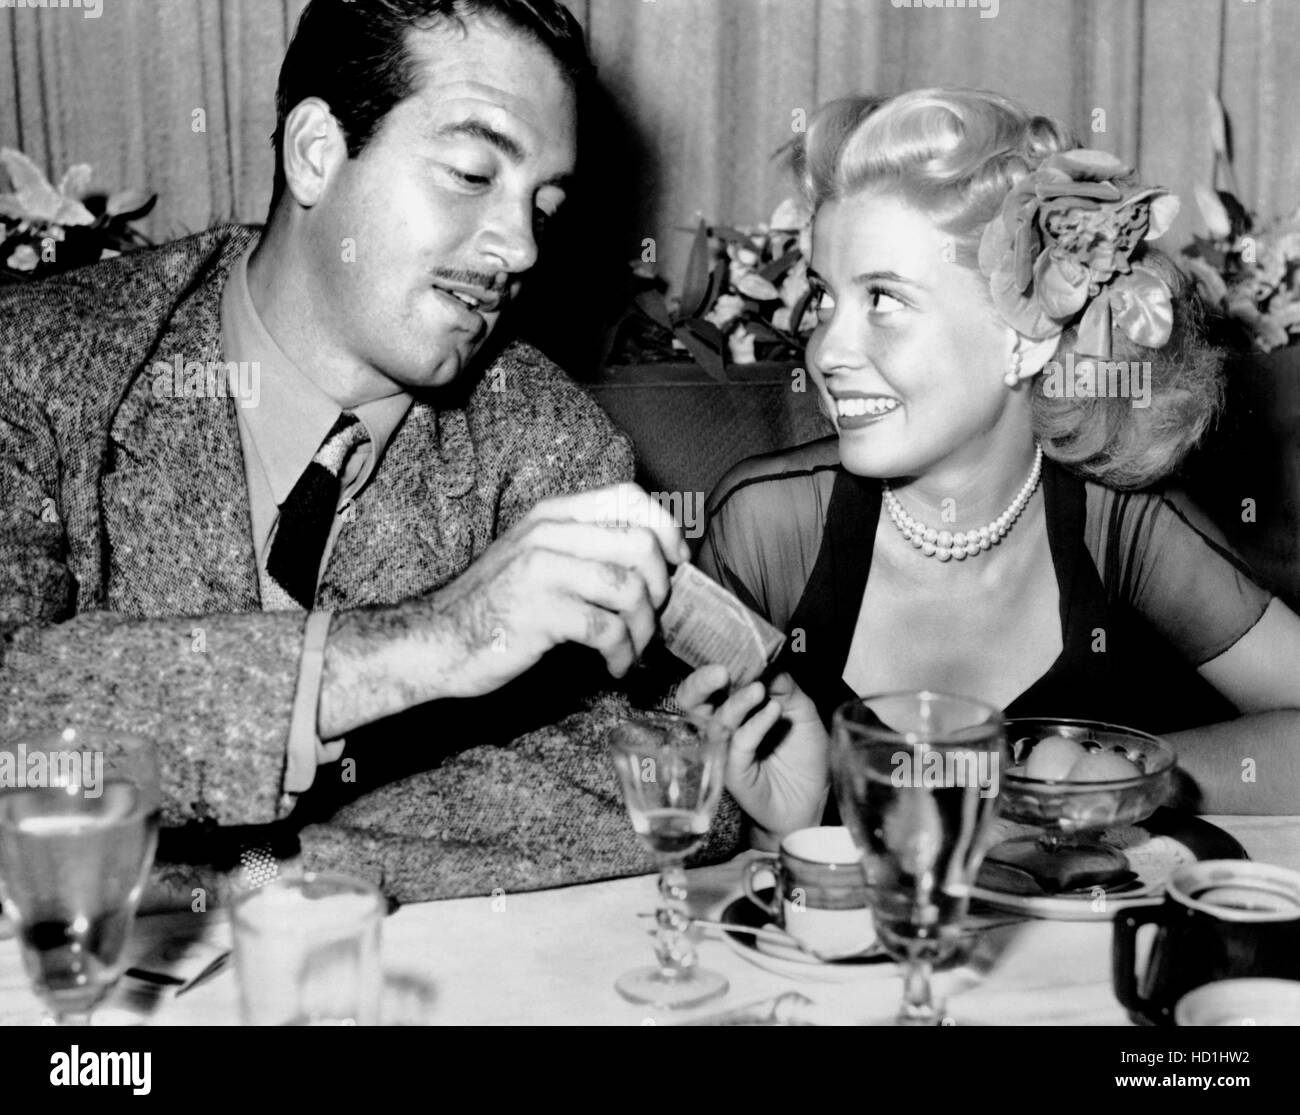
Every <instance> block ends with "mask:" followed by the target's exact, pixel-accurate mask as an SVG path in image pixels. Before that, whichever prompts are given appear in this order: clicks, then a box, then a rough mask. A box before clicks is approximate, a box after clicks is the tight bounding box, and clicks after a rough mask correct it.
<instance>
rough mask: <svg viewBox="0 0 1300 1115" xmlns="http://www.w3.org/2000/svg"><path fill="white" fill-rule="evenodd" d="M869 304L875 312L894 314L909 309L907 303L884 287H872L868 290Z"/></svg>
mask: <svg viewBox="0 0 1300 1115" xmlns="http://www.w3.org/2000/svg"><path fill="white" fill-rule="evenodd" d="M867 305H869V306H870V307H871V312H872V313H874V314H893V313H897V312H898V311H899V310H905V309H907V305H906V303H904V302H903V301H902V300H901V299H899V298H896V297H894V295H892V294H890V293H889V291H887V290H885V289H884V288H883V287H872V288H871V289H870V290H869V291H868V292H867Z"/></svg>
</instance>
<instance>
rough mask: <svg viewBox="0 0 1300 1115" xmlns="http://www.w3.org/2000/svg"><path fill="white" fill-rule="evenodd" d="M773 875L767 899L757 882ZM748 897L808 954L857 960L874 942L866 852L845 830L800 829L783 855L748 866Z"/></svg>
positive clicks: (783, 846)
mask: <svg viewBox="0 0 1300 1115" xmlns="http://www.w3.org/2000/svg"><path fill="white" fill-rule="evenodd" d="M764 874H769V875H771V876H772V878H773V881H774V887H773V893H772V896H771V899H770V900H769V899H768V898H767V897H765V896H764V895H762V894H760V893H759V891H758V889H757V888H756V886H755V881H756V880H757V879H758V878H759V877H760V876H761V875H764ZM742 884H743V886H744V889H745V894H746V895H747V896H748V897H749V900H750V901H751V902H753V903H754V904H755V905H756V906H758V907H760V908H761V909H763V910H765V911H766V912H767V914H768V916H769V917H770V918H771V919H772V920H773V921H774V922H776V924H777V925H779V926H780V927H781V928H782V929H784V930H785V931H786V933H788V934H789V935H790V936H791V937H793V938H794V939H795V940H796V941H798V942H799V944H800V945H802V946H803V947H804V948H805V949H807V950H808V951H809V952H810V953H812V954H814V955H816V956H818V957H820V958H825V959H835V958H842V957H848V956H855V955H857V954H858V953H860V952H864V951H866V949H868V948H869V947H870V946H871V945H872V944H874V943H875V940H876V932H875V926H874V923H873V921H872V918H871V909H870V906H869V904H868V898H867V884H866V879H865V876H864V874H863V871H862V854H861V853H860V852H859V851H858V849H857V847H856V846H855V845H854V843H853V839H852V837H850V836H849V830H848V829H846V828H844V827H842V826H829V825H828V826H822V827H819V828H806V829H799V830H798V831H796V832H792V833H790V834H789V835H788V836H786V838H785V839H784V840H782V841H781V848H780V851H779V852H778V853H776V854H771V853H768V854H766V855H763V856H760V857H758V858H756V859H753V860H751V861H750V862H749V863H748V864H746V865H745V873H744V875H743V877H742Z"/></svg>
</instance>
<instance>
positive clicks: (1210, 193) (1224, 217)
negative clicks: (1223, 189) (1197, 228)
mask: <svg viewBox="0 0 1300 1115" xmlns="http://www.w3.org/2000/svg"><path fill="white" fill-rule="evenodd" d="M1193 196H1195V198H1196V208H1198V209H1199V210H1200V211H1201V219H1202V220H1203V221H1205V227H1206V228H1207V229H1208V230H1209V233H1210V235H1211V236H1212V237H1214V239H1216V240H1226V239H1228V237H1229V236H1231V235H1232V219H1231V218H1230V217H1229V216H1228V210H1227V209H1226V208H1224V205H1223V202H1221V201H1220V200H1219V195H1218V194H1217V193H1216V192H1215V191H1214V190H1211V189H1210V188H1209V187H1208V186H1202V185H1201V184H1199V183H1198V184H1197V185H1196V187H1195V188H1194V190H1193Z"/></svg>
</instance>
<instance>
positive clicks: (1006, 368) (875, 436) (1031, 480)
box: [679, 89, 1300, 843]
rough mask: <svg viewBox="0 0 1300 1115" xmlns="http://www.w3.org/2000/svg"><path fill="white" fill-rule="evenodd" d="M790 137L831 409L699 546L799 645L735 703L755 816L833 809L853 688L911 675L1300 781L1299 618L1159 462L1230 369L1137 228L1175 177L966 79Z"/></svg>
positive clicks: (731, 480)
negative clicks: (1170, 490)
mask: <svg viewBox="0 0 1300 1115" xmlns="http://www.w3.org/2000/svg"><path fill="white" fill-rule="evenodd" d="M878 105H879V107H877V106H878ZM796 163H797V166H798V167H799V168H800V174H801V178H802V182H803V186H804V189H805V192H806V195H807V198H808V200H809V201H810V203H811V205H812V207H813V210H814V213H815V218H814V225H813V241H812V257H811V261H810V268H809V275H810V278H811V279H812V281H813V282H814V287H815V289H816V290H818V291H819V293H820V298H821V303H820V309H819V321H820V324H819V326H818V328H817V330H816V332H815V334H814V336H813V338H812V340H811V342H810V344H809V347H808V357H807V358H808V366H809V369H810V370H811V372H812V375H813V378H814V379H815V381H816V385H817V389H818V391H819V393H820V395H821V400H822V403H823V405H824V407H825V409H826V410H827V412H828V413H829V414H830V415H831V416H832V418H833V421H834V422H835V425H836V429H837V435H838V436H837V438H835V439H831V440H829V441H827V442H818V443H814V444H812V445H808V446H803V447H800V448H798V449H794V450H791V451H789V452H785V453H778V454H773V455H769V456H767V457H762V458H756V459H753V460H750V461H746V462H744V463H742V464H741V465H740V466H738V467H737V468H735V469H733V470H732V472H731V473H730V474H729V475H728V477H727V478H726V479H725V480H724V481H723V482H722V484H721V485H720V486H719V488H718V490H717V491H716V492H715V494H714V497H713V499H712V501H711V509H712V516H711V521H710V525H709V529H708V533H707V536H706V539H705V544H704V548H703V551H702V553H701V556H700V564H701V566H702V567H703V568H704V569H705V570H706V571H707V572H709V573H710V574H711V575H712V576H714V577H715V578H716V579H718V580H719V581H720V582H721V583H723V584H725V585H727V586H729V587H730V588H731V589H732V590H733V591H735V592H736V593H737V594H739V595H740V596H741V597H742V598H743V599H744V600H746V602H748V603H749V604H750V606H751V607H753V608H754V609H755V610H756V611H758V612H760V613H761V614H763V615H764V616H766V617H767V618H769V619H770V620H771V621H772V622H773V623H775V624H776V625H777V626H779V627H781V628H782V629H783V630H785V631H786V632H787V635H788V641H787V647H786V651H785V652H784V654H783V661H782V665H783V667H784V670H785V671H786V673H785V674H783V675H782V676H780V677H778V678H777V679H776V680H775V681H774V682H773V683H772V685H771V687H770V689H769V688H765V687H764V686H763V685H762V684H761V683H754V684H753V685H750V686H748V687H745V688H743V689H740V690H739V691H737V692H735V693H733V694H731V695H730V696H729V697H728V698H727V699H726V700H725V701H724V702H723V703H722V704H721V705H720V707H718V708H717V709H716V712H717V714H718V715H720V716H722V717H724V718H725V719H726V720H727V721H728V722H729V723H731V724H732V725H733V726H737V727H738V731H737V734H736V746H735V748H734V749H733V752H734V754H733V759H732V770H731V772H730V782H729V785H731V786H732V788H733V792H734V793H736V796H737V798H738V799H739V800H741V801H742V803H743V804H744V805H745V807H746V809H747V811H748V812H749V814H750V816H751V818H753V819H754V820H755V821H756V823H757V824H758V826H759V827H760V829H761V830H765V832H762V833H760V835H759V842H760V843H770V842H771V841H772V839H773V838H775V837H777V836H779V835H780V834H781V833H782V832H784V831H788V830H790V829H793V828H796V827H800V826H802V825H806V824H812V823H816V818H817V817H818V816H819V815H820V810H821V807H822V806H821V803H822V802H823V801H824V798H825V794H826V789H827V783H826V773H825V771H826V767H825V762H826V749H827V737H826V726H827V725H828V724H829V720H830V716H831V713H832V712H833V710H834V709H835V707H836V706H837V705H838V704H840V703H841V702H842V701H845V700H849V699H851V698H852V697H853V696H854V695H855V694H858V695H862V694H867V693H876V692H885V691H890V690H903V689H918V688H930V689H937V690H946V691H950V692H956V693H962V694H968V695H971V696H976V697H979V698H982V699H984V700H986V701H989V702H990V703H992V704H995V705H997V706H999V707H1001V708H1003V709H1005V710H1006V713H1007V715H1008V716H1031V715H1046V716H1074V717H1086V718H1093V719H1100V720H1108V721H1112V722H1116V723H1121V724H1126V725H1130V726H1133V727H1138V728H1144V729H1147V730H1150V731H1156V732H1160V733H1162V734H1165V735H1166V736H1167V738H1168V739H1169V740H1170V742H1171V743H1172V744H1173V745H1174V746H1175V748H1176V749H1177V751H1178V756H1179V762H1180V765H1181V767H1182V768H1183V770H1184V771H1185V772H1186V773H1187V774H1189V775H1190V776H1191V778H1192V779H1194V781H1195V783H1196V784H1197V789H1198V790H1199V793H1200V795H1201V796H1200V798H1199V801H1198V802H1197V804H1199V806H1200V807H1201V808H1202V809H1203V810H1204V811H1206V812H1238V813H1241V812H1253V813H1266V812H1295V811H1297V810H1300V712H1297V711H1296V710H1297V709H1300V619H1297V617H1296V615H1295V614H1294V613H1293V612H1291V611H1290V610H1289V609H1288V608H1286V607H1285V606H1284V605H1283V604H1282V603H1281V602H1280V601H1278V600H1276V599H1273V598H1272V597H1271V596H1270V594H1269V593H1268V592H1266V591H1265V590H1263V589H1262V588H1260V587H1259V586H1258V585H1257V584H1256V583H1255V582H1254V581H1253V580H1252V579H1251V576H1250V573H1249V571H1248V570H1247V569H1246V568H1245V567H1244V566H1243V565H1242V564H1241V563H1240V562H1239V561H1238V560H1237V559H1236V558H1235V557H1234V556H1233V555H1232V554H1231V553H1229V552H1228V551H1227V549H1226V548H1225V547H1224V546H1223V545H1222V544H1221V543H1220V542H1219V541H1217V540H1216V538H1215V534H1214V532H1213V530H1212V528H1210V527H1209V526H1208V525H1206V524H1205V523H1204V522H1203V521H1202V520H1201V519H1199V518H1198V516H1197V513H1196V512H1195V510H1194V509H1193V508H1191V507H1188V506H1186V504H1185V502H1183V501H1180V500H1179V499H1178V498H1177V497H1175V496H1174V495H1172V494H1167V493H1162V492H1160V491H1159V490H1157V489H1156V488H1155V487H1154V486H1155V485H1157V484H1158V483H1159V482H1160V481H1161V480H1163V479H1164V478H1166V477H1167V476H1169V475H1171V474H1172V473H1173V471H1174V470H1175V469H1176V467H1177V466H1178V464H1179V462H1180V461H1181V460H1182V458H1183V456H1184V455H1185V454H1186V452H1187V451H1188V450H1189V449H1190V448H1192V446H1193V445H1194V444H1195V443H1196V441H1197V440H1198V439H1199V437H1200V436H1201V434H1202V433H1203V432H1204V431H1205V430H1206V428H1207V427H1208V425H1209V424H1210V422H1211V421H1212V419H1213V418H1214V415H1215V412H1216V410H1217V407H1218V406H1219V403H1220V398H1221V383H1220V378H1219V376H1220V363H1221V361H1220V355H1219V354H1218V353H1217V352H1215V351H1214V350H1212V349H1210V348H1208V347H1207V346H1206V345H1205V344H1204V343H1203V341H1202V340H1201V339H1200V336H1199V333H1198V331H1197V318H1196V311H1195V304H1194V302H1193V301H1192V300H1191V298H1190V296H1189V294H1188V293H1187V290H1186V285H1185V283H1184V281H1183V279H1182V278H1181V276H1180V273H1179V272H1178V270H1177V269H1176V268H1175V267H1174V266H1173V265H1172V264H1171V263H1170V261H1169V260H1168V258H1167V257H1165V256H1163V255H1162V254H1161V253H1159V252H1158V251H1156V250H1154V249H1152V248H1151V247H1149V246H1148V245H1147V244H1146V243H1145V239H1149V238H1154V237H1155V236H1157V235H1159V234H1160V233H1161V232H1163V231H1164V230H1165V229H1166V228H1167V227H1168V223H1169V221H1170V220H1171V219H1172V216H1173V213H1174V212H1175V211H1176V207H1177V202H1176V200H1175V199H1174V198H1172V197H1170V196H1169V195H1167V194H1166V193H1165V192H1164V191H1161V190H1158V189H1151V188H1147V187H1143V186H1140V185H1138V184H1137V183H1136V182H1135V181H1134V180H1133V178H1132V177H1131V176H1130V175H1129V174H1128V172H1127V170H1126V168H1124V167H1123V166H1121V165H1120V164H1119V163H1118V161H1117V160H1115V159H1114V158H1113V157H1111V156H1108V155H1104V154H1102V153H1101V152H1094V151H1088V150H1084V149H1081V148H1079V147H1078V145H1077V144H1076V143H1074V142H1073V141H1072V140H1071V139H1070V137H1069V135H1068V134H1067V133H1066V131H1065V130H1064V129H1063V128H1062V127H1061V126H1059V125H1058V124H1056V123H1055V122H1053V121H1051V120H1049V119H1046V118H1044V117H1041V116H1031V115H1029V114H1028V113H1026V112H1025V111H1024V110H1022V109H1021V108H1020V107H1018V106H1017V105H1015V104H1013V103H1012V102H1010V101H1008V100H1006V99H1005V98H1003V97H1000V96H997V95H995V94H991V93H984V92H974V91H968V90H957V89H928V90H919V91H915V92H911V93H906V94H903V95H901V96H898V97H896V98H893V99H891V100H888V101H885V102H884V103H883V104H882V103H880V102H879V101H878V100H876V99H866V98H861V99H848V100H843V101H838V102H835V103H833V104H831V105H829V106H827V107H826V108H825V109H823V110H822V111H821V112H820V113H819V114H818V115H817V116H816V118H815V119H814V121H813V122H812V123H811V124H810V126H809V129H808V132H807V134H806V137H805V142H804V144H803V146H802V149H801V151H800V153H799V157H798V159H797V160H796ZM1098 360H1104V361H1108V362H1110V363H1109V364H1108V365H1097V364H1096V361H1098ZM1098 368H1100V375H1099V376H1098V377H1097V378H1096V379H1095V380H1094V381H1093V382H1094V386H1093V394H1094V395H1096V396H1105V397H1088V396H1087V395H1086V394H1085V392H1086V391H1087V389H1088V375H1089V369H1091V370H1092V371H1093V372H1096V371H1097V369H1098ZM1144 404H1145V405H1144ZM725 684H726V680H725V671H724V670H722V669H721V668H719V667H706V668H705V669H702V670H699V671H696V672H695V673H694V674H692V675H691V676H690V677H689V678H688V679H687V680H686V682H684V683H683V686H682V688H681V690H680V692H679V700H680V701H681V703H682V704H683V705H686V706H687V707H700V706H703V707H707V708H709V709H710V710H711V711H712V706H711V705H709V704H708V701H709V697H708V695H709V694H710V693H712V692H715V691H717V690H719V689H720V688H722V687H724V686H725ZM765 698H766V699H765ZM780 720H785V721H786V722H787V723H786V725H785V728H786V733H787V734H786V738H785V739H784V742H783V743H782V745H781V746H780V747H779V748H777V749H776V750H775V751H774V752H772V753H771V754H770V755H769V756H768V758H767V759H766V760H765V761H763V762H760V761H758V760H757V759H756V757H755V754H756V751H758V750H759V741H760V740H761V739H762V738H763V737H764V736H765V735H766V734H767V733H768V732H770V731H771V730H772V729H773V728H774V727H776V725H777V723H778V721H780ZM762 751H763V753H766V752H767V749H766V748H763V749H762Z"/></svg>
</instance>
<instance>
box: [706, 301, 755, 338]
mask: <svg viewBox="0 0 1300 1115" xmlns="http://www.w3.org/2000/svg"><path fill="white" fill-rule="evenodd" d="M744 309H745V300H744V299H743V298H741V297H740V296H739V295H737V294H723V295H721V296H719V298H718V300H717V301H716V302H715V303H714V304H713V309H711V310H710V311H709V312H708V313H707V314H705V315H704V320H705V321H711V322H712V323H713V324H714V325H716V326H717V327H718V328H719V329H721V330H723V331H724V332H725V330H726V328H727V326H728V325H730V324H731V323H732V322H733V321H735V320H736V318H738V317H740V315H741V313H742V312H743V311H744Z"/></svg>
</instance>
